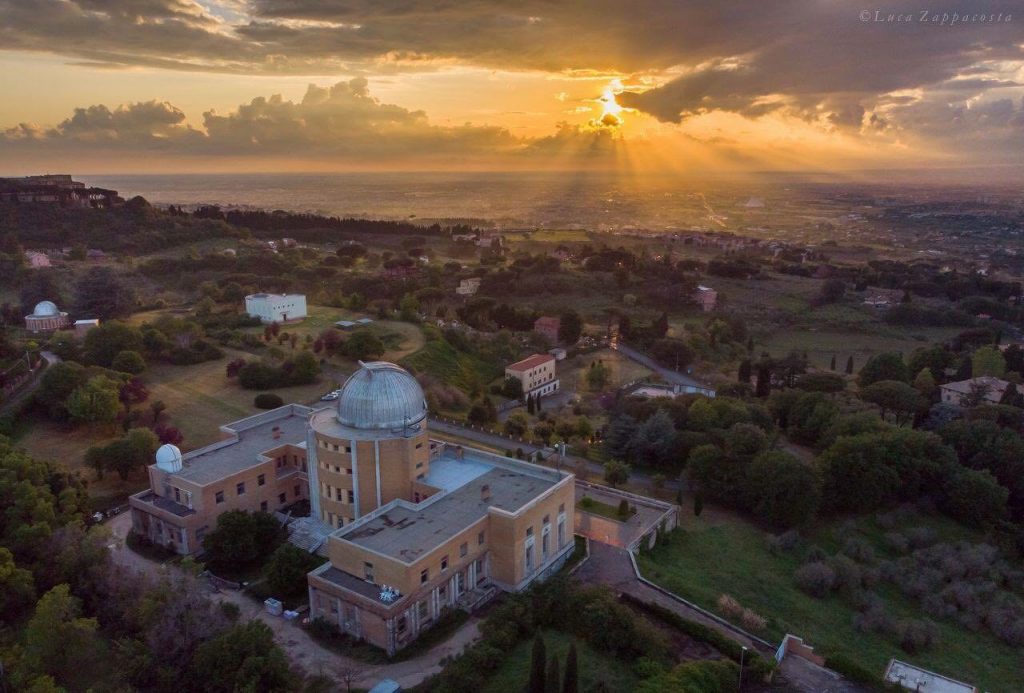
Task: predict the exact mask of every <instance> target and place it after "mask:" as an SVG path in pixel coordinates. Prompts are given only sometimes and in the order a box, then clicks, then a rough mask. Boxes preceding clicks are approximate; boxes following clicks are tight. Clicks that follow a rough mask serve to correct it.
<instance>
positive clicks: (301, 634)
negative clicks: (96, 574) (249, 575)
mask: <svg viewBox="0 0 1024 693" xmlns="http://www.w3.org/2000/svg"><path fill="white" fill-rule="evenodd" d="M106 526H107V527H108V528H109V529H110V530H111V532H112V534H113V540H112V541H111V543H110V550H111V554H112V555H113V559H114V561H115V562H117V563H119V564H121V565H124V566H126V567H128V568H129V569H130V570H133V571H135V572H137V573H142V574H144V575H147V576H150V577H152V578H158V577H159V576H160V575H161V574H162V573H163V572H164V571H168V570H176V568H175V567H173V566H168V565H163V564H161V563H158V562H156V561H151V560H149V559H147V558H143V557H142V556H140V555H139V554H137V553H135V552H134V551H132V550H131V549H129V548H128V547H126V546H125V545H124V539H125V537H126V536H128V532H129V531H130V530H131V513H130V512H124V513H121V514H120V515H117V516H115V517H114V518H113V519H112V520H110V521H109V522H107V523H106ZM208 596H209V597H210V598H211V599H212V600H213V601H216V602H231V603H233V604H236V605H237V606H238V608H239V611H240V613H241V616H242V618H243V619H245V620H251V619H259V620H260V621H263V622H264V623H266V624H267V625H268V626H270V629H271V630H272V631H273V632H274V639H275V640H276V641H277V644H278V645H280V646H281V648H282V649H283V650H284V651H285V654H286V655H287V656H288V658H289V660H290V661H291V663H292V665H294V666H295V667H296V668H298V669H301V670H302V671H303V672H305V673H306V674H307V675H310V676H316V675H320V674H323V675H325V676H328V677H329V678H331V680H333V681H339V682H340V681H341V680H342V676H341V673H342V672H355V674H354V678H353V681H352V685H353V687H356V688H361V689H368V688H371V687H372V686H373V685H374V684H376V683H377V682H378V681H380V680H381V679H383V678H390V679H392V680H394V681H397V682H398V683H399V684H400V685H401V686H402V687H403V688H411V687H412V686H415V685H417V684H419V683H420V682H422V681H423V680H424V679H425V678H427V677H428V676H432V675H434V674H436V673H438V672H440V671H441V669H442V668H443V667H442V664H441V662H442V661H444V660H445V659H446V658H448V657H453V656H455V655H457V654H459V653H460V652H462V650H464V649H465V648H466V647H467V646H468V645H470V644H471V643H473V642H474V641H475V640H477V639H478V638H479V637H480V630H479V623H480V619H479V618H476V617H472V618H470V619H469V620H468V621H467V622H466V623H465V624H463V626H462V627H461V628H460V629H459V630H458V631H456V632H455V633H454V634H453V635H452V636H451V637H450V638H448V639H447V640H445V641H444V642H442V643H439V644H438V645H436V646H435V647H433V648H432V649H430V650H429V651H427V652H425V653H424V654H422V655H420V656H419V657H414V658H412V659H408V660H406V661H403V662H395V663H393V664H367V663H366V662H362V661H359V660H356V659H352V658H350V657H345V656H342V655H340V654H338V653H337V652H334V651H333V650H329V649H327V648H325V647H322V646H321V645H320V644H319V643H317V642H316V641H315V640H313V639H312V638H311V637H310V636H309V635H308V634H307V633H306V631H305V630H303V629H302V628H301V627H300V626H298V625H297V624H294V623H291V622H289V621H286V620H284V619H283V618H281V617H280V616H272V615H271V614H268V613H267V612H266V610H265V609H263V607H262V605H261V604H259V603H258V602H256V601H255V600H253V599H251V598H249V597H247V596H245V595H244V594H242V593H241V592H235V591H233V590H221V591H220V592H211V593H210V594H209V595H208ZM339 690H340V688H339Z"/></svg>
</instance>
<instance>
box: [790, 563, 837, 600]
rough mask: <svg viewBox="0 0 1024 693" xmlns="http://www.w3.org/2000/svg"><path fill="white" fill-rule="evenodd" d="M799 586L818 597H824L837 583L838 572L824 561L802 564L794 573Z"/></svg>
mask: <svg viewBox="0 0 1024 693" xmlns="http://www.w3.org/2000/svg"><path fill="white" fill-rule="evenodd" d="M793 579H794V580H796V584H797V587H799V588H800V589H801V590H803V591H804V592H806V593H807V594H809V595H811V596H812V597H815V598H817V599H821V598H823V597H824V596H825V595H827V594H828V593H829V592H831V591H832V588H833V587H834V586H835V584H836V573H835V571H834V570H832V568H831V567H830V566H829V565H828V564H827V563H823V562H822V561H814V562H812V563H807V564H805V565H802V566H800V567H799V568H797V569H796V571H795V572H794V573H793Z"/></svg>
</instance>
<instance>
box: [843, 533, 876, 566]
mask: <svg viewBox="0 0 1024 693" xmlns="http://www.w3.org/2000/svg"><path fill="white" fill-rule="evenodd" d="M843 553H844V554H846V555H847V556H849V557H850V558H852V559H853V560H855V561H857V562H859V563H874V561H875V550H874V549H873V548H872V547H871V544H869V543H868V542H867V541H866V540H865V539H862V538H860V537H850V538H849V539H847V540H846V542H845V543H844V544H843Z"/></svg>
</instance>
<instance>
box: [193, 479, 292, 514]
mask: <svg viewBox="0 0 1024 693" xmlns="http://www.w3.org/2000/svg"><path fill="white" fill-rule="evenodd" d="M266 483H267V481H266V478H265V477H264V475H263V474H260V475H259V476H258V477H256V485H257V486H263V485H265V484H266ZM294 491H295V498H296V499H298V498H302V485H301V484H296V485H295V487H294ZM235 495H237V496H244V495H245V482H244V481H240V482H238V483H237V484H235ZM213 499H214V500H215V501H216V502H217V503H223V502H224V492H223V491H217V492H216V493H215V494H213ZM277 500H278V502H279V503H280V504H281V505H284V504H285V503H287V502H288V494H287V493H279V494H277ZM266 505H267V502H266V501H263V502H262V503H260V510H264V511H265V510H266V509H267V508H266Z"/></svg>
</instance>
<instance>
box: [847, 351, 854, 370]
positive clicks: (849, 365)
mask: <svg viewBox="0 0 1024 693" xmlns="http://www.w3.org/2000/svg"><path fill="white" fill-rule="evenodd" d="M846 374H847V375H853V354H850V357H849V358H848V359H846Z"/></svg>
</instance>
